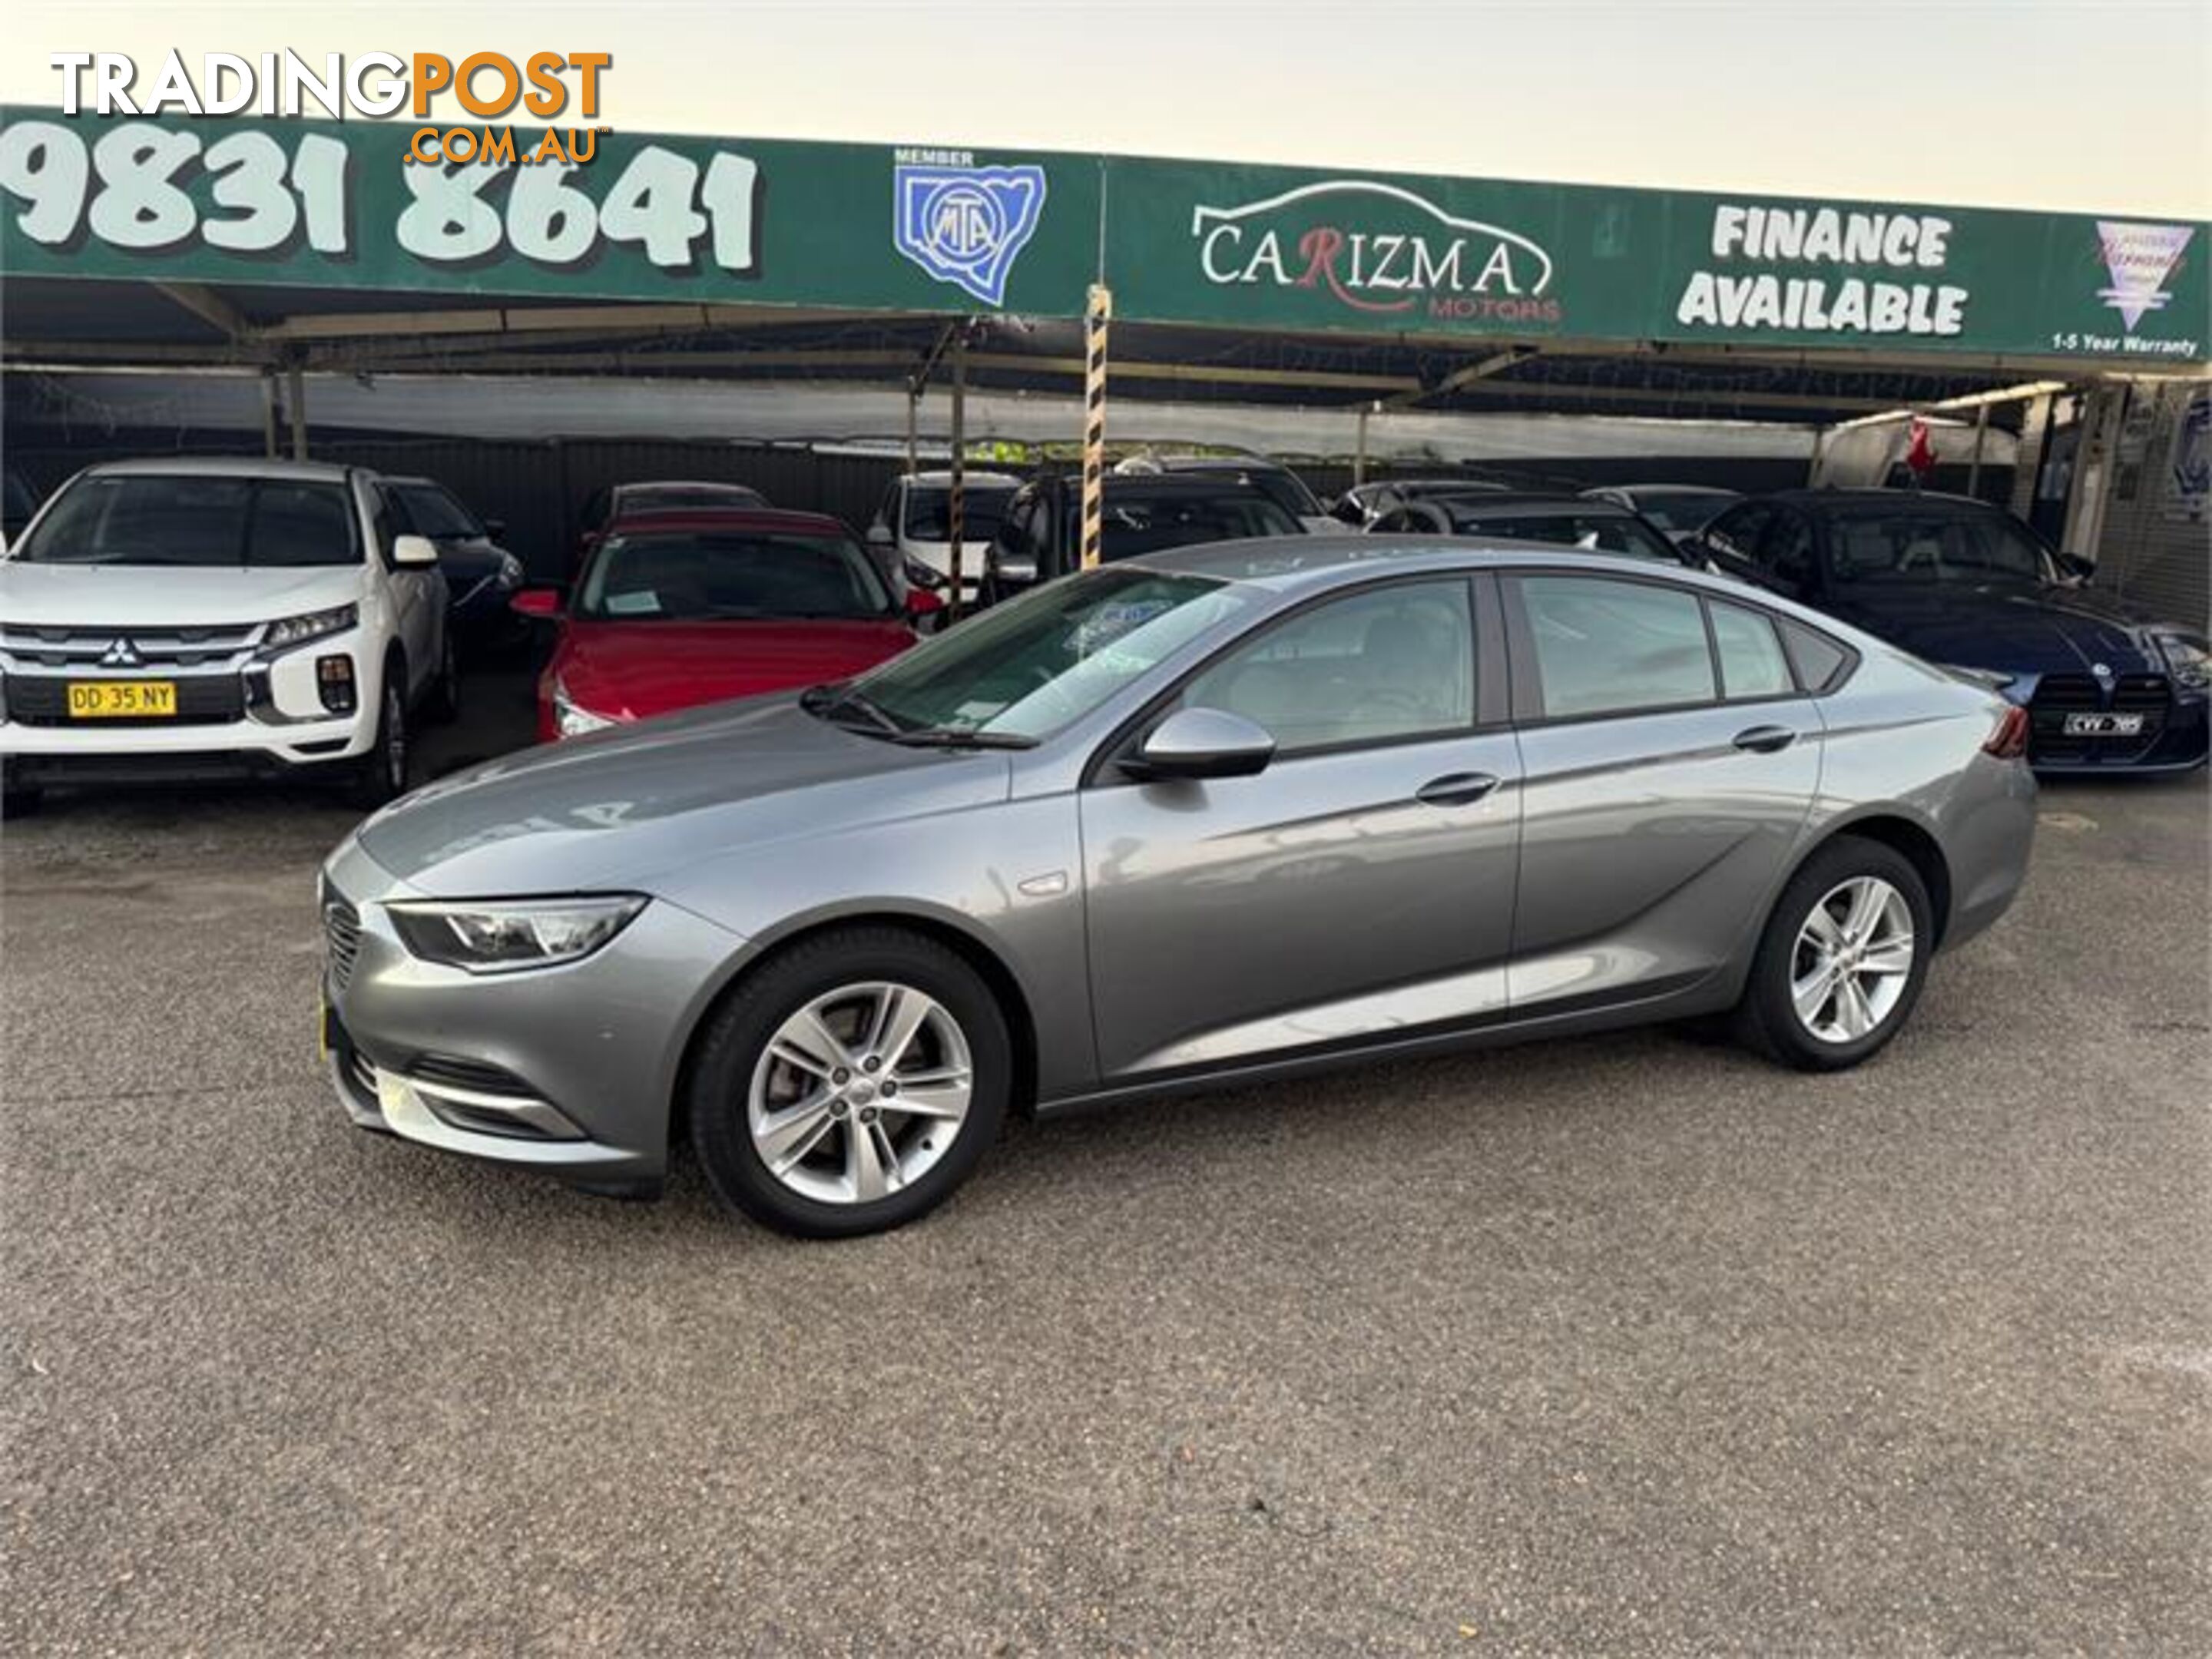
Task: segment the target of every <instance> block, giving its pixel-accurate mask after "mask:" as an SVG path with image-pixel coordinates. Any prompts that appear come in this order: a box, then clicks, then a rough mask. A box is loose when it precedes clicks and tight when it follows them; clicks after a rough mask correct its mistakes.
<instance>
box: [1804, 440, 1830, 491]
mask: <svg viewBox="0 0 2212 1659" xmlns="http://www.w3.org/2000/svg"><path fill="white" fill-rule="evenodd" d="M1827 435H1828V428H1826V427H1824V426H1816V427H1814V428H1813V454H1812V457H1811V459H1808V461H1807V462H1806V463H1805V483H1806V486H1807V487H1808V489H1810V488H1814V487H1816V486H1817V485H1818V484H1819V483H1820V448H1821V446H1822V444H1823V443H1824V442H1825V441H1826V438H1827Z"/></svg>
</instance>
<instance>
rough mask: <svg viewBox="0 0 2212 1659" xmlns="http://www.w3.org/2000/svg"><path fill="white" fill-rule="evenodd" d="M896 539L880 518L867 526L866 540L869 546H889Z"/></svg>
mask: <svg viewBox="0 0 2212 1659" xmlns="http://www.w3.org/2000/svg"><path fill="white" fill-rule="evenodd" d="M866 540H867V544H868V545H869V546H870V547H889V546H890V544H892V542H893V541H895V540H896V538H895V537H894V536H892V534H891V527H890V526H889V525H887V524H885V523H884V521H883V520H881V519H878V520H876V521H875V522H874V523H873V524H872V525H870V526H868V533H867V537H866Z"/></svg>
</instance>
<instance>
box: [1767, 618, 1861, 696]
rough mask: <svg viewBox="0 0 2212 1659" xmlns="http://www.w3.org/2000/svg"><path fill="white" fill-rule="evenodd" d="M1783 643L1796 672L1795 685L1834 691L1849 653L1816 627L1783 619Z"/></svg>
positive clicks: (1847, 660) (1847, 661)
mask: <svg viewBox="0 0 2212 1659" xmlns="http://www.w3.org/2000/svg"><path fill="white" fill-rule="evenodd" d="M1779 626H1780V628H1781V629H1782V643H1783V646H1784V648H1785V649H1786V650H1787V651H1788V652H1789V653H1790V665H1791V666H1792V667H1794V668H1795V669H1796V671H1797V684H1800V685H1802V686H1803V687H1804V688H1805V689H1806V690H1808V691H1829V690H1834V689H1835V686H1836V684H1837V682H1838V681H1839V680H1840V679H1841V678H1843V674H1844V669H1845V668H1846V667H1848V666H1849V665H1850V661H1851V653H1850V652H1848V651H1846V650H1845V649H1844V647H1842V646H1840V645H1838V644H1837V643H1836V642H1835V641H1833V640H1832V639H1830V638H1829V637H1828V636H1827V635H1826V634H1823V633H1821V632H1820V631H1819V630H1818V629H1812V628H1808V627H1806V626H1805V624H1804V623H1795V622H1790V621H1787V620H1784V621H1783V622H1782V623H1780V624H1779Z"/></svg>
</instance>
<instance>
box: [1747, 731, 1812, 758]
mask: <svg viewBox="0 0 2212 1659" xmlns="http://www.w3.org/2000/svg"><path fill="white" fill-rule="evenodd" d="M1796 741H1797V734H1796V732H1792V731H1791V730H1790V728H1789V727H1788V726H1753V727H1752V728H1751V730H1749V731H1748V732H1737V733H1736V734H1735V746H1736V747H1737V748H1739V749H1748V750H1751V752H1752V753H1753V754H1754V755H1771V754H1774V753H1775V752H1777V751H1778V750H1784V749H1787V748H1788V747H1789V746H1790V744H1793V743H1795V742H1796Z"/></svg>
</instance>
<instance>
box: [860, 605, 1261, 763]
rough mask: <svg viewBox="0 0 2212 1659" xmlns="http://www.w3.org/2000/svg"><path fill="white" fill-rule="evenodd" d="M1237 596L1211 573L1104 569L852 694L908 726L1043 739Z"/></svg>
mask: <svg viewBox="0 0 2212 1659" xmlns="http://www.w3.org/2000/svg"><path fill="white" fill-rule="evenodd" d="M1242 604H1243V600H1241V599H1238V598H1237V589H1236V588H1234V587H1233V586H1231V585H1229V584H1227V583H1223V582H1218V581H1215V580H1212V578H1211V577H1206V576H1184V575H1170V574H1164V573H1160V572H1156V571H1151V570H1094V571H1091V572H1090V573H1088V574H1085V575H1081V576H1072V577H1069V578H1066V580H1060V581H1056V582H1050V583H1048V584H1047V585H1046V586H1042V587H1040V588H1038V589H1036V591H1035V592H1030V593H1025V594H1024V595H1023V596H1022V597H1021V598H1019V599H1014V600H1011V601H1009V602H1008V603H1006V604H1005V605H998V606H995V607H994V608H993V609H991V610H989V611H985V612H983V614H982V615H981V616H979V617H975V619H974V620H972V621H970V622H966V623H962V624H961V625H960V626H959V627H957V628H955V629H951V630H949V631H947V632H945V633H943V634H939V635H934V636H933V637H932V638H930V639H927V640H925V641H923V642H922V643H921V645H920V646H918V647H915V649H914V650H912V651H909V652H907V653H905V654H904V655H903V656H898V657H894V658H892V659H890V661H889V662H886V663H884V665H882V666H880V667H878V668H875V669H872V670H871V671H869V672H868V673H866V674H865V675H863V676H862V677H861V678H860V679H858V680H856V681H855V682H854V686H853V690H854V691H856V692H858V693H860V696H863V697H865V699H866V702H868V704H869V705H871V706H872V708H874V709H876V710H877V711H878V712H879V713H880V714H882V715H884V717H885V718H886V719H888V720H890V721H891V722H893V723H895V724H896V726H898V727H899V728H900V729H901V730H902V731H922V730H947V729H950V730H954V731H968V732H976V731H983V732H1004V733H1006V734H1007V735H1009V736H1015V737H1030V738H1036V737H1042V736H1044V735H1046V734H1047V733H1048V732H1054V731H1057V730H1058V729H1059V728H1060V727H1061V726H1065V725H1066V724H1067V723H1068V722H1069V721H1070V720H1079V719H1081V718H1082V717H1083V716H1084V715H1085V714H1089V713H1090V712H1091V710H1092V709H1094V708H1097V707H1098V705H1099V704H1100V703H1102V702H1104V701H1105V700H1106V699H1107V698H1108V697H1109V696H1113V694H1114V693H1115V692H1116V691H1118V690H1121V687H1123V686H1125V685H1127V684H1129V682H1130V681H1131V680H1133V679H1134V678H1137V677H1138V676H1139V675H1140V674H1144V673H1146V672H1148V671H1151V670H1152V668H1153V667H1155V666H1157V665H1158V664H1159V663H1161V662H1162V661H1164V660H1165V659H1167V658H1168V657H1169V656H1170V655H1171V654H1172V653H1175V652H1176V651H1178V650H1180V649H1181V648H1182V647H1183V646H1184V645H1186V644H1188V642H1189V641H1191V640H1193V639H1194V638H1196V637H1197V636H1198V635H1200V634H1201V633H1203V632H1204V631H1205V630H1206V629H1209V628H1211V627H1212V626H1213V625H1214V624H1215V623H1218V622H1219V621H1220V620H1221V619H1222V618H1223V617H1225V616H1227V615H1230V614H1231V613H1232V612H1233V611H1236V610H1237V608H1239V606H1240V605H1242Z"/></svg>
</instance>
